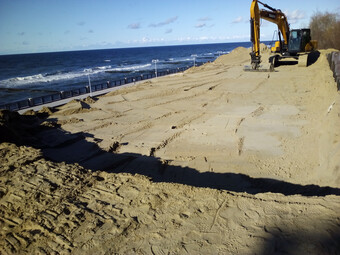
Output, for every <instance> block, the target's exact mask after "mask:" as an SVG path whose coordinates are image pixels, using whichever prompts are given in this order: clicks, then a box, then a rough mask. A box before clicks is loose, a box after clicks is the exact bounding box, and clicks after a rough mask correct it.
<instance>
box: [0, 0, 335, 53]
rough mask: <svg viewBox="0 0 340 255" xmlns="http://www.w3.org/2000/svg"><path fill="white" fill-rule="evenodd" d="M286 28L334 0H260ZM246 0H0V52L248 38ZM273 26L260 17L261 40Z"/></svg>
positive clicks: (331, 9)
mask: <svg viewBox="0 0 340 255" xmlns="http://www.w3.org/2000/svg"><path fill="white" fill-rule="evenodd" d="M262 2H264V3H266V4H268V5H270V6H272V7H274V8H277V9H281V10H282V11H283V12H284V13H285V14H286V15H287V17H288V21H289V23H290V25H291V28H304V27H308V24H309V20H310V17H311V16H312V15H313V14H315V13H316V12H325V11H328V12H333V13H339V14H340V1H339V0H322V1H320V0H309V1H308V4H306V2H307V1H297V0H285V1H279V0H262ZM250 4H251V0H237V1H228V0H171V1H170V0H168V1H164V0H0V54H2V55H3V54H18V53H36V52H54V51H72V50H88V49H107V48H127V47H146V46H163V45H184V44H204V43H225V42H244V41H249V37H250V36H249V34H250V25H249V16H250V11H249V9H250ZM276 29H277V27H276V26H275V25H274V24H272V23H269V22H267V21H263V22H262V26H261V40H272V38H273V33H274V31H275V30H276Z"/></svg>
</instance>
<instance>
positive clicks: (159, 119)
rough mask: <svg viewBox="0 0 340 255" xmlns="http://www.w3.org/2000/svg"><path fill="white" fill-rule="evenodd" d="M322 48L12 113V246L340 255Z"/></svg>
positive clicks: (8, 245)
mask: <svg viewBox="0 0 340 255" xmlns="http://www.w3.org/2000/svg"><path fill="white" fill-rule="evenodd" d="M318 53H319V55H318V56H317V57H316V58H314V59H313V61H310V63H309V65H308V67H306V68H301V67H298V66H297V65H292V64H290V65H280V66H278V67H277V68H276V72H271V73H255V72H244V71H243V66H244V65H245V64H249V49H245V48H237V49H235V50H234V51H233V52H231V53H230V54H227V55H223V56H221V57H219V58H218V59H217V60H216V61H214V62H212V63H207V64H205V65H202V66H200V67H194V68H191V69H189V70H187V71H185V72H184V73H180V74H176V75H172V76H167V77H159V78H156V79H152V80H149V81H146V82H142V83H139V84H136V85H135V86H130V87H128V88H122V89H119V90H116V91H113V92H110V93H108V94H106V95H104V96H101V97H94V98H87V99H84V100H73V101H71V102H69V103H68V104H65V105H63V106H59V107H57V108H54V109H49V108H43V109H42V110H41V111H39V112H32V111H29V112H27V113H25V114H23V115H20V114H18V113H13V112H8V111H1V116H0V117H1V118H0V119H1V121H0V130H1V132H0V133H1V145H0V153H1V157H0V164H1V175H0V225H1V228H0V234H1V236H2V238H1V240H0V251H1V253H4V254H12V253H20V254H32V253H41V254H51V253H52V252H58V253H62V254H68V253H69V254H80V253H81V254H136V253H141V254H168V253H170V254H185V253H188V254H216V253H219V254H274V253H288V254H302V253H310V254H325V253H326V254H336V253H338V252H339V250H340V246H339V242H338V240H339V237H340V218H339V213H338V212H339V211H340V138H339V137H340V130H339V128H338V127H339V124H340V95H339V93H338V92H337V88H336V83H335V82H334V79H333V77H332V72H331V70H330V69H329V66H328V62H327V54H328V53H329V51H328V50H320V51H319V52H318ZM266 54H267V55H268V54H269V52H265V51H264V56H263V59H265V58H266Z"/></svg>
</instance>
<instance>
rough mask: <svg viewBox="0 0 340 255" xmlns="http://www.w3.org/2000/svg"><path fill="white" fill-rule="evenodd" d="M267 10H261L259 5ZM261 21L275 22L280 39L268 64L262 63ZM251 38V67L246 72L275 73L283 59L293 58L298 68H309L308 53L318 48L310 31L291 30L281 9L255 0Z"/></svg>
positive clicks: (252, 7) (251, 8) (252, 5)
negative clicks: (275, 67)
mask: <svg viewBox="0 0 340 255" xmlns="http://www.w3.org/2000/svg"><path fill="white" fill-rule="evenodd" d="M258 4H261V5H263V6H264V7H265V8H266V9H259V5H258ZM260 19H264V20H267V21H269V22H273V23H275V24H276V25H277V27H278V38H279V40H278V41H276V42H275V45H274V47H272V48H271V56H270V58H269V61H268V63H261V62H262V61H261V54H260ZM250 38H251V42H252V52H251V53H250V56H251V66H245V68H244V70H245V71H265V72H267V71H274V66H277V65H278V64H279V61H280V60H282V59H287V58H293V59H295V60H297V61H298V66H307V58H308V53H309V52H311V51H313V50H315V49H316V48H317V41H315V40H311V35H310V29H308V28H306V29H292V30H290V28H289V24H288V21H287V17H286V15H285V14H284V13H283V12H282V11H281V10H279V9H275V8H273V7H270V6H269V5H267V4H264V3H262V2H260V1H258V0H253V1H252V3H251V7H250Z"/></svg>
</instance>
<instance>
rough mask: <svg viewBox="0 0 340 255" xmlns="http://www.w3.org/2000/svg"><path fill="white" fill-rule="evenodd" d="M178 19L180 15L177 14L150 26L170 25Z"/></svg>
mask: <svg viewBox="0 0 340 255" xmlns="http://www.w3.org/2000/svg"><path fill="white" fill-rule="evenodd" d="M177 19H178V16H175V17H171V18H168V19H167V20H165V21H162V22H159V23H152V24H150V25H149V26H150V27H162V26H165V25H169V24H171V23H173V22H175V21H176V20H177Z"/></svg>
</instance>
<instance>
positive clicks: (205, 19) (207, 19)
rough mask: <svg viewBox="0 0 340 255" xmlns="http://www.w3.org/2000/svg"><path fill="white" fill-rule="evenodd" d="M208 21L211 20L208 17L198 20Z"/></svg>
mask: <svg viewBox="0 0 340 255" xmlns="http://www.w3.org/2000/svg"><path fill="white" fill-rule="evenodd" d="M209 20H211V18H210V17H202V18H199V19H198V21H209Z"/></svg>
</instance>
